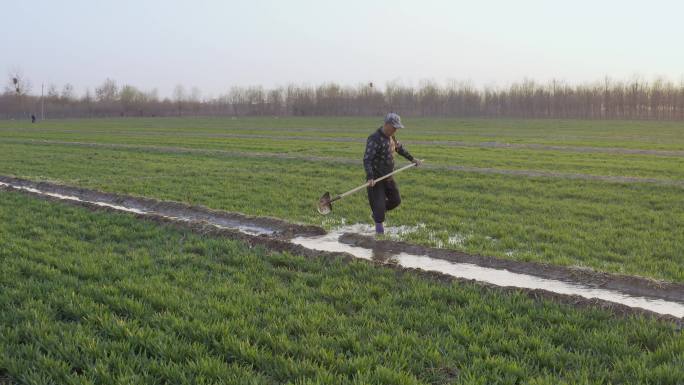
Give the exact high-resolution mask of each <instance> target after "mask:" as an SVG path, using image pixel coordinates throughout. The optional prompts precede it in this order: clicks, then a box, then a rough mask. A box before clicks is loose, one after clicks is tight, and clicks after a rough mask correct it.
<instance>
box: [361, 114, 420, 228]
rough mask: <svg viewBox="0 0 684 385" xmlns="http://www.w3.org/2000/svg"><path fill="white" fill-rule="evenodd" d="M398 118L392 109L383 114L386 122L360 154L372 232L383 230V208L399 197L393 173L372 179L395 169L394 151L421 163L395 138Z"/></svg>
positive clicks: (392, 204) (397, 203)
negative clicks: (384, 177)
mask: <svg viewBox="0 0 684 385" xmlns="http://www.w3.org/2000/svg"><path fill="white" fill-rule="evenodd" d="M403 127H404V126H403V125H402V124H401V118H400V117H399V115H397V114H395V113H394V112H390V113H389V114H387V115H386V116H385V124H383V125H382V127H380V128H378V130H377V131H375V132H374V133H373V134H371V135H370V136H369V137H368V141H367V142H366V152H365V153H364V155H363V167H364V169H365V170H366V180H367V181H368V203H369V204H370V207H371V210H372V212H373V220H374V221H375V233H376V234H384V233H385V228H384V227H383V225H382V223H383V222H384V221H385V211H389V210H392V209H394V208H396V207H397V206H399V203H401V197H400V196H399V188H398V187H397V184H396V183H395V182H394V179H393V178H392V177H389V178H387V179H383V180H381V181H379V182H377V183H376V182H375V179H378V178H380V177H382V176H385V175H387V174H389V173H391V172H392V171H394V152H395V151H396V152H398V153H399V155H401V156H403V157H404V158H406V159H408V160H409V161H411V162H413V163H415V164H416V166H419V165H420V161H419V160H418V159H415V158H413V156H411V154H409V152H408V151H406V149H405V148H404V146H402V145H401V143H399V142H397V139H396V138H395V137H394V133H395V132H396V131H397V129H398V128H403Z"/></svg>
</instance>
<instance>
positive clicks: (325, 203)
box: [318, 163, 416, 215]
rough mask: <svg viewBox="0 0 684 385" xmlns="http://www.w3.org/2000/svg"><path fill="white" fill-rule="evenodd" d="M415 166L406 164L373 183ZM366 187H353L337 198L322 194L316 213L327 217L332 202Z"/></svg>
mask: <svg viewBox="0 0 684 385" xmlns="http://www.w3.org/2000/svg"><path fill="white" fill-rule="evenodd" d="M415 166H416V164H415V163H411V164H408V165H406V166H404V167H402V168H400V169H398V170H394V171H392V172H391V173H389V174H387V175H385V176H383V177H380V178H378V179H376V180H375V182H380V181H381V180H383V179H387V178H389V177H391V176H392V175H394V174H396V173H399V172H402V171H404V170H406V169H408V168H411V167H415ZM367 186H368V182H366V183H364V184H362V185H361V186H359V187H355V188H353V189H351V190H349V191H347V192H346V193H342V194H340V195H338V196H336V197H334V198H330V193H329V192H326V193H325V194H323V196H322V197H321V199H319V200H318V212H319V213H321V214H323V215H328V214H330V213H331V212H332V203H333V202H335V201H337V200H340V199H342V198H344V197H346V196H347V195H351V194H353V193H355V192H357V191H359V190H361V189H362V188H364V187H367Z"/></svg>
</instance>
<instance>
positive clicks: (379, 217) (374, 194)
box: [367, 178, 401, 223]
mask: <svg viewBox="0 0 684 385" xmlns="http://www.w3.org/2000/svg"><path fill="white" fill-rule="evenodd" d="M367 189H368V203H369V204H370V207H371V210H373V220H375V223H382V222H384V221H385V212H386V211H389V210H392V209H394V208H395V207H397V206H399V204H400V203H401V197H400V196H399V188H398V187H397V184H396V183H394V179H392V178H389V179H385V180H381V181H380V182H378V183H376V184H375V186H373V187H368V188H367Z"/></svg>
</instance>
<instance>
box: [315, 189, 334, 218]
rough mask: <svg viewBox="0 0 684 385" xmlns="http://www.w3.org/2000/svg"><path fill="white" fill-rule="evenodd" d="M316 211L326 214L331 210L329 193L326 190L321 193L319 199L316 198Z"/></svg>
mask: <svg viewBox="0 0 684 385" xmlns="http://www.w3.org/2000/svg"><path fill="white" fill-rule="evenodd" d="M317 208H318V212H319V213H321V214H323V215H328V214H330V213H331V212H332V202H330V193H329V192H326V193H325V194H323V196H322V197H321V199H319V200H318V207H317Z"/></svg>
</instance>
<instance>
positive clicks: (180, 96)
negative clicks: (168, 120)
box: [173, 84, 187, 116]
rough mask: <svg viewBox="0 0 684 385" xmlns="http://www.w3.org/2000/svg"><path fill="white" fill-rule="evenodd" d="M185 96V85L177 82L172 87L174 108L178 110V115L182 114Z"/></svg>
mask: <svg viewBox="0 0 684 385" xmlns="http://www.w3.org/2000/svg"><path fill="white" fill-rule="evenodd" d="M186 99H187V96H186V95H185V87H183V85H181V84H178V85H176V87H175V88H174V89H173V101H174V102H175V103H176V108H177V110H178V116H182V115H183V105H184V104H185V102H186Z"/></svg>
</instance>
